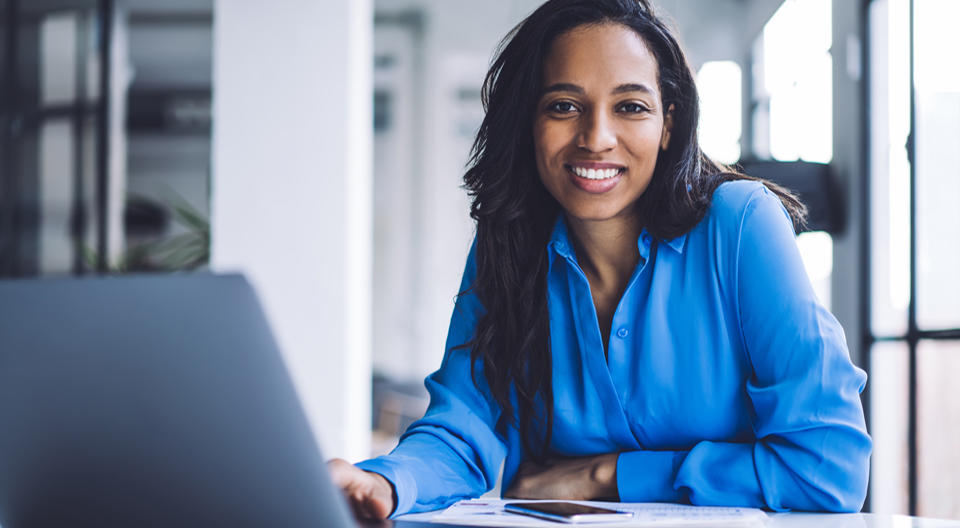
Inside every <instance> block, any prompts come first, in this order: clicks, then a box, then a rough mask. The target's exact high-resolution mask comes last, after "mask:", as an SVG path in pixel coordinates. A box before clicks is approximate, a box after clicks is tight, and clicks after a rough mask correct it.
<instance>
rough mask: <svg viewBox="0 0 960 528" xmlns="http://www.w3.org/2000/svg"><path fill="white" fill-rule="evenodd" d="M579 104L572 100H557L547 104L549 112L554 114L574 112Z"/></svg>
mask: <svg viewBox="0 0 960 528" xmlns="http://www.w3.org/2000/svg"><path fill="white" fill-rule="evenodd" d="M576 111H577V106H576V105H575V104H573V103H572V102H570V101H556V102H553V103H550V104H549V105H547V112H550V113H552V114H572V113H574V112H576Z"/></svg>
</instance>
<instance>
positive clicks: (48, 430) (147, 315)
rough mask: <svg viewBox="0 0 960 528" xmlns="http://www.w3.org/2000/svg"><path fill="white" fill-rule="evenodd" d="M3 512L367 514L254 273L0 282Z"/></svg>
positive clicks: (136, 522)
mask: <svg viewBox="0 0 960 528" xmlns="http://www.w3.org/2000/svg"><path fill="white" fill-rule="evenodd" d="M0 525H2V526H3V527H4V528H17V527H21V526H104V527H112V526H167V527H170V526H285V527H286V526H291V527H296V526H323V527H332V528H340V527H352V526H354V522H353V520H352V519H351V516H350V514H349V510H348V508H347V506H346V505H345V504H344V501H343V500H342V499H341V497H340V494H339V492H338V491H337V490H336V489H335V488H334V487H333V485H332V484H331V482H330V480H329V478H328V477H327V475H326V471H325V463H324V459H323V457H322V456H321V454H320V451H319V450H318V448H317V446H316V444H315V442H314V438H313V435H312V434H311V431H310V429H309V427H308V425H307V421H306V419H305V417H304V414H303V412H302V409H301V407H300V404H299V400H298V399H297V396H296V394H295V392H294V390H293V388H292V385H291V382H290V378H289V376H288V374H287V371H286V369H285V367H284V364H283V361H282V359H281V356H280V355H279V353H278V351H277V346H276V344H275V342H274V340H273V337H272V336H271V333H270V330H269V328H268V326H267V323H266V320H265V318H264V315H263V313H262V311H261V309H260V307H259V304H258V302H257V300H256V297H255V295H254V292H253V290H252V289H251V288H250V286H249V285H248V284H247V282H246V281H245V280H244V279H243V278H242V277H239V276H222V277H218V276H213V275H182V276H164V277H143V276H141V277H124V278H96V279H57V280H22V281H7V282H0Z"/></svg>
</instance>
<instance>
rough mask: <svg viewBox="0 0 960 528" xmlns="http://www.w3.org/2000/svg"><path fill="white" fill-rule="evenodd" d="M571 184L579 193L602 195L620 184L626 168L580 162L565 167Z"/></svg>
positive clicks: (611, 164) (610, 164)
mask: <svg viewBox="0 0 960 528" xmlns="http://www.w3.org/2000/svg"><path fill="white" fill-rule="evenodd" d="M566 169H567V171H568V172H569V173H570V176H571V178H570V179H571V183H573V185H575V186H576V187H577V188H578V189H580V190H581V191H585V192H588V193H590V194H604V193H606V192H608V191H610V190H612V189H613V188H614V187H616V186H617V184H618V183H619V182H620V180H621V179H622V177H623V174H624V173H625V172H626V171H627V168H626V167H624V166H622V165H616V164H613V163H591V162H585V163H584V162H581V163H578V164H576V165H566Z"/></svg>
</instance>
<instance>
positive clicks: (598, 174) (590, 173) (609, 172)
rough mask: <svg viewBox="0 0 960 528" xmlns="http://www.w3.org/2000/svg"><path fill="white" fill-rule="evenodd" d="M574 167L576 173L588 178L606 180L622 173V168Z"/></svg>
mask: <svg viewBox="0 0 960 528" xmlns="http://www.w3.org/2000/svg"><path fill="white" fill-rule="evenodd" d="M572 169H573V173H574V174H576V175H577V176H579V177H581V178H586V179H588V180H606V179H607V178H613V177H614V176H616V175H617V174H620V169H586V168H583V167H572Z"/></svg>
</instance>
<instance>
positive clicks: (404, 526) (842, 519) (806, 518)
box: [362, 513, 960, 528]
mask: <svg viewBox="0 0 960 528" xmlns="http://www.w3.org/2000/svg"><path fill="white" fill-rule="evenodd" d="M768 515H769V522H768V523H767V524H766V528H808V527H813V528H960V520H957V521H952V520H944V519H929V518H925V517H907V516H906V515H880V514H874V513H771V514H768ZM401 517H403V518H402V519H398V520H396V521H386V522H380V523H369V524H363V525H362V526H363V527H364V528H463V526H462V525H453V524H435V523H431V522H429V518H430V517H431V514H429V513H428V514H422V513H421V514H416V515H404V516H401ZM557 526H558V527H560V526H576V525H569V524H567V525H565V524H560V523H557ZM581 526H583V525H581ZM597 526H602V525H597ZM688 526H691V527H692V526H695V525H688ZM701 526H710V527H716V526H719V525H717V524H711V525H701Z"/></svg>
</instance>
